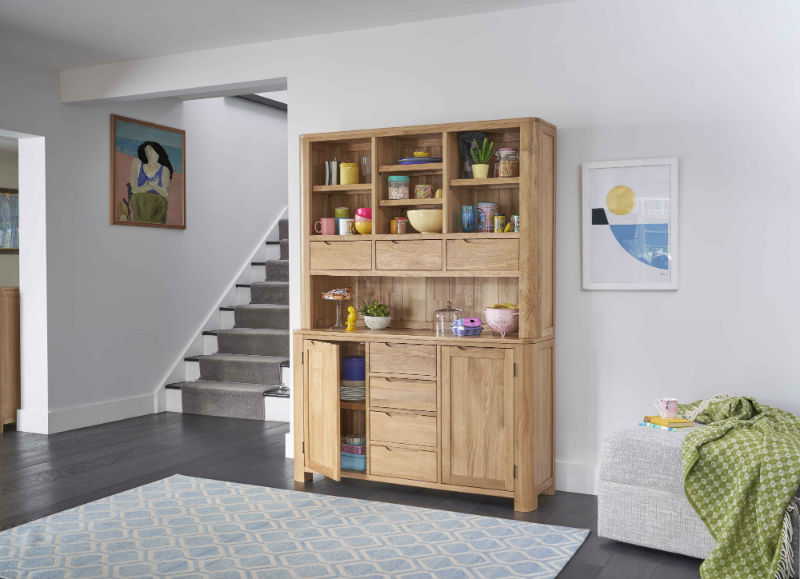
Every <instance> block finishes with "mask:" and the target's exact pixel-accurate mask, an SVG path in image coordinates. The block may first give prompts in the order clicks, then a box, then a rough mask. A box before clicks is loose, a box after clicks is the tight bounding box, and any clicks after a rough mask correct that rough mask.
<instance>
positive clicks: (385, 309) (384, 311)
mask: <svg viewBox="0 0 800 579" xmlns="http://www.w3.org/2000/svg"><path fill="white" fill-rule="evenodd" d="M358 313H359V314H361V315H362V316H370V317H373V318H386V317H389V306H387V305H386V304H382V303H381V302H379V301H378V300H375V301H372V302H364V303H363V304H361V307H360V308H358Z"/></svg>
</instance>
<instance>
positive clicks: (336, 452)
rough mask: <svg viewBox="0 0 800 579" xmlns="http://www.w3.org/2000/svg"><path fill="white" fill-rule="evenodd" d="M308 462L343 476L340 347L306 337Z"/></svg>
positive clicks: (314, 467)
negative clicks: (340, 421) (340, 419)
mask: <svg viewBox="0 0 800 579" xmlns="http://www.w3.org/2000/svg"><path fill="white" fill-rule="evenodd" d="M303 352H304V353H303V371H304V372H305V376H304V378H305V394H306V396H305V404H304V406H305V408H304V409H303V410H304V413H305V420H304V422H303V424H304V430H305V432H304V436H303V445H304V449H305V450H304V454H305V465H306V467H308V468H309V469H311V470H313V471H314V472H318V473H320V474H323V475H325V476H327V477H329V478H332V479H334V480H339V479H340V468H341V454H340V442H339V437H340V423H339V346H337V345H336V344H331V343H330V342H319V341H316V340H305V342H304V350H303Z"/></svg>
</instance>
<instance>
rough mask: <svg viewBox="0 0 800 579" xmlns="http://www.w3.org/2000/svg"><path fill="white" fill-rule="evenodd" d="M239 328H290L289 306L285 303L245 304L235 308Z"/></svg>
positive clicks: (235, 317)
mask: <svg viewBox="0 0 800 579" xmlns="http://www.w3.org/2000/svg"><path fill="white" fill-rule="evenodd" d="M233 316H234V322H235V324H234V325H235V326H236V327H237V328H273V329H280V330H283V329H288V328H289V306H288V305H283V304H244V305H240V306H236V307H235V308H234V310H233Z"/></svg>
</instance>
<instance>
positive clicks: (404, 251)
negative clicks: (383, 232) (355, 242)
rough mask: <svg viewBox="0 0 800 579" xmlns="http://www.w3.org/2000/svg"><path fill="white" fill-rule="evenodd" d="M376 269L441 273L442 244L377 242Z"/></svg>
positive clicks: (434, 241) (433, 241)
mask: <svg viewBox="0 0 800 579" xmlns="http://www.w3.org/2000/svg"><path fill="white" fill-rule="evenodd" d="M375 268H376V269H389V270H425V271H441V269H442V242H441V241H438V240H424V241H376V242H375Z"/></svg>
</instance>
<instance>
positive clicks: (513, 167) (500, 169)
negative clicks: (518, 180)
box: [497, 147, 519, 177]
mask: <svg viewBox="0 0 800 579" xmlns="http://www.w3.org/2000/svg"><path fill="white" fill-rule="evenodd" d="M497 176H498V177H519V153H518V152H517V150H516V149H512V148H510V147H504V148H502V149H500V150H498V151H497Z"/></svg>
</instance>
